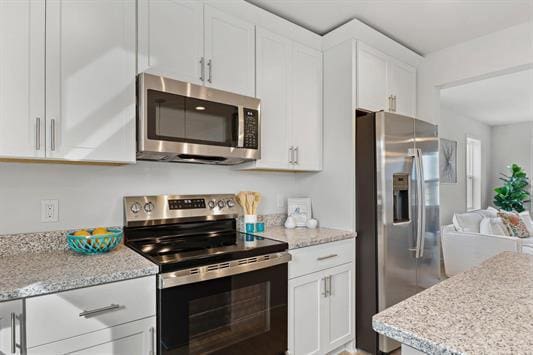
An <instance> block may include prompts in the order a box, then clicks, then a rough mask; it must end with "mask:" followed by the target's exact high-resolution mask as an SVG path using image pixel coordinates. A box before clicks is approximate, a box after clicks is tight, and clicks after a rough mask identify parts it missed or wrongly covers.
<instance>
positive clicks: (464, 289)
mask: <svg viewBox="0 0 533 355" xmlns="http://www.w3.org/2000/svg"><path fill="white" fill-rule="evenodd" d="M532 319H533V256H532V255H527V254H517V253H513V252H504V253H501V254H499V255H497V256H495V257H493V258H491V259H489V260H487V261H485V262H484V263H482V264H481V265H480V266H478V267H476V268H473V269H471V270H469V271H466V272H464V273H461V274H458V275H455V276H454V277H452V278H450V279H447V280H445V281H443V282H441V283H439V284H437V285H435V286H433V287H431V288H429V289H427V290H425V291H423V292H421V293H419V294H417V295H415V296H413V297H411V298H409V299H407V300H405V301H403V302H400V303H398V304H396V305H394V306H392V307H390V308H388V309H386V310H384V311H383V312H381V313H379V314H377V315H375V316H374V318H373V327H374V329H375V330H376V331H377V332H378V333H381V334H383V335H386V336H388V337H390V338H393V339H395V340H397V341H399V342H401V343H403V344H406V345H408V346H410V347H412V348H415V349H417V350H419V351H422V352H425V353H429V354H489V353H490V354H494V353H505V354H526V353H531V352H532V351H533V336H532V335H531V334H533V322H532Z"/></svg>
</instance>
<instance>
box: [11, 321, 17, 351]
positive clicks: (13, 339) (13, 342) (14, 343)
mask: <svg viewBox="0 0 533 355" xmlns="http://www.w3.org/2000/svg"><path fill="white" fill-rule="evenodd" d="M16 320H17V316H16V315H15V313H13V312H11V354H14V353H15V352H16V351H17V335H16V331H15V327H16V326H17V324H16Z"/></svg>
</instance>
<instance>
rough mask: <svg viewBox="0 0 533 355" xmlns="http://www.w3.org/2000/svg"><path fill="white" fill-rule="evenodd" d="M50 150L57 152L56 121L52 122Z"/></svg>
mask: <svg viewBox="0 0 533 355" xmlns="http://www.w3.org/2000/svg"><path fill="white" fill-rule="evenodd" d="M50 150H52V151H54V150H56V120H55V119H54V118H52V119H51V120H50Z"/></svg>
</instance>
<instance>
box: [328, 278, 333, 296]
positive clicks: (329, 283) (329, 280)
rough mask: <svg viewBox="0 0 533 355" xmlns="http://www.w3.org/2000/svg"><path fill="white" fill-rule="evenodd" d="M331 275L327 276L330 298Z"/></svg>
mask: <svg viewBox="0 0 533 355" xmlns="http://www.w3.org/2000/svg"><path fill="white" fill-rule="evenodd" d="M331 278H332V277H331V275H329V276H328V295H329V296H331V295H332V294H333V292H332V287H331Z"/></svg>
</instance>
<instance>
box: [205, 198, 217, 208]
mask: <svg viewBox="0 0 533 355" xmlns="http://www.w3.org/2000/svg"><path fill="white" fill-rule="evenodd" d="M207 206H208V207H209V208H210V209H213V208H215V206H216V204H215V201H213V200H211V201H209V202H208V203H207Z"/></svg>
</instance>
